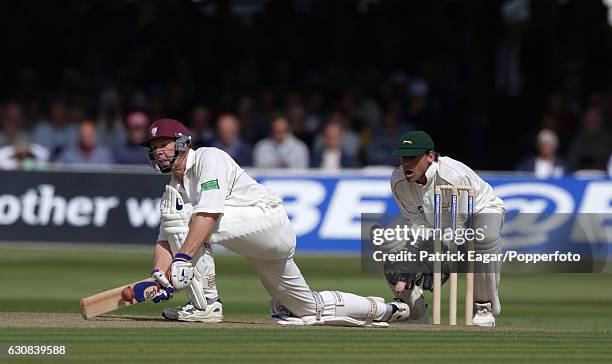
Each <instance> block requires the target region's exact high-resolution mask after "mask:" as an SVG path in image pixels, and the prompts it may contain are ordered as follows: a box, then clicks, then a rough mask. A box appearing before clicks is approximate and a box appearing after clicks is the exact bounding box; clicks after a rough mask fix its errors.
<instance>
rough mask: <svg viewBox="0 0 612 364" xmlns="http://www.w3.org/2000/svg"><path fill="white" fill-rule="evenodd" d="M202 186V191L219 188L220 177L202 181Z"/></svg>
mask: <svg viewBox="0 0 612 364" xmlns="http://www.w3.org/2000/svg"><path fill="white" fill-rule="evenodd" d="M200 187H201V188H202V191H208V190H218V189H219V180H218V179H211V180H210V181H207V182H204V183H202V184H201V185H200Z"/></svg>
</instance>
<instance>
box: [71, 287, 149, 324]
mask: <svg viewBox="0 0 612 364" xmlns="http://www.w3.org/2000/svg"><path fill="white" fill-rule="evenodd" d="M160 289H161V286H160V285H159V283H157V282H156V281H155V280H154V279H151V278H149V279H145V280H142V281H138V282H134V283H132V284H127V285H125V286H121V287H117V288H113V289H110V290H108V291H104V292H100V293H98V294H95V295H93V296H90V297H85V298H83V299H81V315H83V318H84V319H86V320H88V319H90V318H93V317H96V316H99V315H103V314H105V313H108V312H112V311H115V310H118V309H120V308H124V307H128V306H131V305H135V304H137V303H140V302H144V301H148V300H150V299H153V298H154V297H155V296H156V295H157V293H158V292H159V290H160Z"/></svg>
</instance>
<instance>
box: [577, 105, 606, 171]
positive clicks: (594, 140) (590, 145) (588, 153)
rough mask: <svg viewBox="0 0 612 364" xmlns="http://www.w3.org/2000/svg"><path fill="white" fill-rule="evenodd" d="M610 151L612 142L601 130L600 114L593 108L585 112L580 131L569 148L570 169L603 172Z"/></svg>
mask: <svg viewBox="0 0 612 364" xmlns="http://www.w3.org/2000/svg"><path fill="white" fill-rule="evenodd" d="M611 151H612V141H611V140H610V138H609V137H608V136H607V135H606V134H605V132H604V131H603V130H602V115H601V112H600V111H599V109H595V108H593V109H589V110H587V112H586V113H585V114H584V116H583V117H582V129H581V130H580V132H579V133H578V135H577V136H576V138H575V139H574V141H573V143H572V145H571V147H570V151H569V157H568V159H569V164H570V168H571V169H572V170H573V171H576V170H581V169H599V170H605V169H606V166H607V161H608V158H609V156H610V152H611Z"/></svg>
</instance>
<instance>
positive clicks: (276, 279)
mask: <svg viewBox="0 0 612 364" xmlns="http://www.w3.org/2000/svg"><path fill="white" fill-rule="evenodd" d="M144 145H145V146H147V147H149V149H150V152H149V160H150V161H151V162H152V164H153V166H154V167H155V168H156V169H157V170H159V171H161V172H162V173H171V174H172V178H171V180H170V183H169V184H168V185H167V186H166V191H165V194H164V197H163V198H162V206H161V226H160V233H159V237H158V239H157V242H156V244H155V253H154V263H153V264H154V269H153V272H152V275H153V277H154V278H155V279H156V280H157V281H158V282H159V283H160V284H161V285H162V286H163V287H165V288H166V289H165V290H164V291H162V293H161V294H160V295H159V296H158V297H157V298H156V301H160V300H165V299H169V298H171V297H172V292H173V291H174V290H181V289H186V291H187V296H188V297H189V302H188V303H187V304H185V305H183V306H180V307H178V308H167V309H165V310H164V311H163V316H164V317H166V318H167V319H170V320H179V321H201V322H220V321H221V320H222V319H223V306H222V304H221V302H220V301H219V299H218V294H217V290H216V286H215V266H214V261H213V257H212V251H211V249H210V245H211V244H220V245H223V246H225V247H226V248H228V249H230V250H232V251H234V252H236V253H238V254H240V255H242V256H244V257H245V258H246V259H247V260H248V261H249V263H250V264H251V265H252V266H253V268H254V269H255V271H256V272H257V275H258V276H259V279H260V280H261V282H262V284H263V286H264V287H265V289H266V290H267V291H268V293H269V294H270V296H271V297H272V298H273V300H272V303H271V311H272V317H273V319H275V320H276V321H278V322H279V323H282V324H287V325H322V324H327V325H342V326H346V325H348V326H379V327H384V326H387V325H388V324H387V322H389V321H397V320H406V319H407V318H408V317H409V314H410V312H409V309H408V305H406V304H404V303H402V302H399V301H397V302H392V303H390V304H385V303H384V301H383V300H382V299H378V298H372V297H361V296H357V295H354V294H350V293H343V292H338V291H324V292H314V291H311V289H310V287H309V286H308V284H306V281H305V280H304V278H303V277H302V273H301V272H300V270H299V268H298V266H297V265H296V264H295V262H294V261H293V255H294V253H295V244H296V235H295V232H294V230H293V228H292V226H291V224H290V221H289V218H288V217H287V213H286V212H285V208H284V206H283V202H282V200H281V199H280V198H279V197H277V196H276V195H274V194H273V193H271V192H269V191H268V190H266V188H265V187H264V186H262V185H261V184H259V183H257V182H256V181H255V180H254V179H252V178H251V177H250V176H249V175H248V174H247V173H246V172H245V171H244V170H243V169H242V168H240V166H238V164H236V162H234V160H233V159H232V158H231V157H230V156H229V155H228V154H227V153H225V152H224V151H222V150H219V149H217V148H199V149H197V150H192V149H191V148H190V146H191V137H190V136H189V130H188V129H187V128H186V127H185V126H184V125H183V124H181V123H180V122H178V121H176V120H172V119H161V120H158V121H156V122H155V123H153V124H152V125H151V126H150V127H149V130H148V133H147V140H146V142H145V143H144ZM165 272H169V278H168V277H166V274H165Z"/></svg>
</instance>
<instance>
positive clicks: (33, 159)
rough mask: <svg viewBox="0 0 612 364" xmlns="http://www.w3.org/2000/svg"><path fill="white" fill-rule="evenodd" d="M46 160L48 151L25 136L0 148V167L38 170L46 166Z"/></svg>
mask: <svg viewBox="0 0 612 364" xmlns="http://www.w3.org/2000/svg"><path fill="white" fill-rule="evenodd" d="M48 161H49V151H48V150H47V149H46V148H45V147H43V146H40V145H38V144H32V143H30V142H29V141H28V140H27V138H21V137H19V138H18V139H16V140H15V142H14V143H13V144H9V145H6V146H4V147H2V148H0V169H4V170H28V171H29V170H40V169H45V168H46V166H47V162H48Z"/></svg>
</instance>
